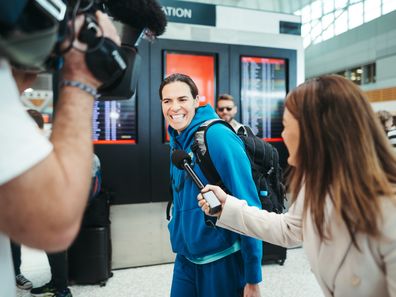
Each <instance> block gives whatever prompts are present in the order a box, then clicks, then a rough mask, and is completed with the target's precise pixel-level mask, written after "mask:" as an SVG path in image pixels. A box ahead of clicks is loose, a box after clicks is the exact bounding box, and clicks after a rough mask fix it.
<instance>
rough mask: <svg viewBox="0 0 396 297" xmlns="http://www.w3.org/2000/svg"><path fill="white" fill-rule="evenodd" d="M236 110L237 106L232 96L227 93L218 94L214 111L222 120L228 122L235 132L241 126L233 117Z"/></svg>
mask: <svg viewBox="0 0 396 297" xmlns="http://www.w3.org/2000/svg"><path fill="white" fill-rule="evenodd" d="M237 111H238V107H237V106H236V105H235V101H234V97H232V96H231V95H229V94H222V95H220V96H219V98H218V99H217V103H216V113H217V114H218V116H219V117H220V118H221V119H222V120H224V121H226V122H227V123H229V124H230V125H231V126H232V128H234V130H235V132H238V130H239V128H240V127H242V126H243V125H242V124H241V123H239V122H237V121H236V120H235V119H234V117H235V115H236V113H237Z"/></svg>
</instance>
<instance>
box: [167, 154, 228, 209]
mask: <svg viewBox="0 0 396 297" xmlns="http://www.w3.org/2000/svg"><path fill="white" fill-rule="evenodd" d="M190 162H191V157H190V156H189V155H188V154H187V153H186V152H185V151H182V150H175V151H174V152H173V153H172V163H173V164H174V165H175V166H176V167H177V168H179V169H182V170H183V169H184V170H186V171H187V173H188V174H189V175H190V176H191V178H192V180H193V181H194V183H195V184H196V185H197V187H198V189H199V190H201V191H202V190H203V189H204V185H203V183H202V181H201V180H200V179H199V177H198V176H197V175H196V174H195V172H194V170H193V169H192V168H191V166H190ZM202 196H203V198H204V199H205V203H206V204H205V206H206V209H205V213H206V214H208V215H211V216H214V215H215V216H219V215H220V213H221V203H220V201H219V199H218V198H217V197H216V195H215V194H214V192H213V191H211V189H208V190H207V191H205V192H204V193H202ZM201 207H202V206H201Z"/></svg>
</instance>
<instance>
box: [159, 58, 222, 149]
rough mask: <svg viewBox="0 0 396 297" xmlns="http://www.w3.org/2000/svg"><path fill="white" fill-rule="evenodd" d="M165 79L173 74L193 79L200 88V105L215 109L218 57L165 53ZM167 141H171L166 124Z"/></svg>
mask: <svg viewBox="0 0 396 297" xmlns="http://www.w3.org/2000/svg"><path fill="white" fill-rule="evenodd" d="M163 73H164V78H165V77H167V76H169V75H171V74H173V73H183V74H186V75H188V76H190V77H191V79H192V80H193V81H194V82H195V84H196V85H197V87H198V92H199V94H198V95H199V105H200V106H202V105H206V104H210V105H212V107H214V103H215V95H216V85H217V84H216V55H215V54H196V53H189V52H180V51H177V52H176V51H165V52H164V71H163ZM164 126H165V129H164V130H165V131H164V135H165V137H164V138H165V141H169V136H168V133H167V125H166V124H165V125H164Z"/></svg>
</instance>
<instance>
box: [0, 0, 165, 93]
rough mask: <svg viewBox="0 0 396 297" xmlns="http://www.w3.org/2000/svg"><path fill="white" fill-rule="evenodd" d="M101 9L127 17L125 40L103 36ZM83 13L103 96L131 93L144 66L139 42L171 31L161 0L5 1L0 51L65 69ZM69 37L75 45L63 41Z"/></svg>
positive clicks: (31, 66)
mask: <svg viewBox="0 0 396 297" xmlns="http://www.w3.org/2000/svg"><path fill="white" fill-rule="evenodd" d="M66 2H67V4H66ZM97 10H101V11H103V12H105V13H107V14H108V15H109V16H110V17H112V18H113V20H114V21H118V22H120V23H121V27H122V34H121V42H122V44H121V46H118V45H117V44H115V43H114V42H113V41H112V40H110V39H109V38H106V37H104V36H102V34H101V33H102V32H101V29H100V26H99V25H98V24H97V22H96V18H95V12H96V11H97ZM81 14H83V15H84V16H85V22H84V25H83V27H82V28H81V30H80V32H79V34H78V36H77V38H78V39H79V41H80V42H82V43H85V44H86V45H87V50H85V61H86V64H87V66H88V68H89V69H90V71H91V72H92V74H93V75H94V76H95V77H96V78H97V79H98V80H100V81H101V82H103V84H102V85H101V87H100V88H99V89H98V93H99V95H100V96H99V97H98V100H123V99H129V98H131V97H132V96H133V95H134V93H135V90H136V85H137V78H138V72H139V66H140V56H139V55H138V52H137V47H138V45H139V42H140V41H141V40H142V39H149V40H152V39H154V38H155V37H156V36H158V35H161V34H162V33H163V32H164V31H165V26H166V17H165V14H164V12H163V11H162V9H161V6H160V5H159V4H158V3H157V1H156V0H69V1H66V0H14V1H1V2H0V55H1V56H5V57H6V58H8V60H9V61H10V63H11V64H12V65H13V66H14V67H17V68H21V69H24V70H26V71H48V72H55V71H59V70H60V69H61V67H62V61H63V59H62V57H63V55H64V54H65V53H66V52H67V51H68V50H70V49H71V48H72V47H73V44H72V41H73V40H74V39H75V37H76V36H75V32H74V30H73V28H74V21H75V19H76V17H77V16H78V15H81ZM65 41H66V42H65ZM67 41H70V42H69V46H67V47H66V48H64V46H63V47H61V44H63V45H64V44H65V43H66V44H67Z"/></svg>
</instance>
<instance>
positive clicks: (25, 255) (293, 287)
mask: <svg viewBox="0 0 396 297" xmlns="http://www.w3.org/2000/svg"><path fill="white" fill-rule="evenodd" d="M172 269H173V264H166V265H156V266H148V267H140V268H130V269H122V270H115V271H114V276H113V277H112V278H110V279H109V281H108V282H107V284H106V286H104V287H99V286H72V287H71V290H72V293H73V296H74V297H113V296H114V297H133V296H137V297H167V296H169V291H170V283H171V279H172ZM262 270H263V278H264V280H263V282H262V283H261V284H260V287H261V295H262V296H271V297H281V296H293V297H303V296H304V297H321V296H323V294H322V293H321V290H320V288H319V286H318V284H317V283H316V280H315V277H314V276H313V274H312V273H311V270H310V269H309V265H308V262H307V260H306V257H305V254H304V252H303V249H301V248H297V249H291V250H288V254H287V260H286V262H285V264H284V266H279V265H264V266H263V267H262ZM22 272H23V273H24V274H25V276H26V277H27V278H29V279H30V280H31V281H32V282H33V284H34V285H35V286H39V285H42V284H44V283H45V282H47V281H48V280H49V278H50V272H49V266H48V261H47V259H46V256H45V254H44V253H43V252H41V251H37V250H32V249H29V248H25V247H23V249H22ZM17 296H18V297H27V296H30V294H29V292H27V291H22V290H18V293H17ZM186 297H189V296H186Z"/></svg>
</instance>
